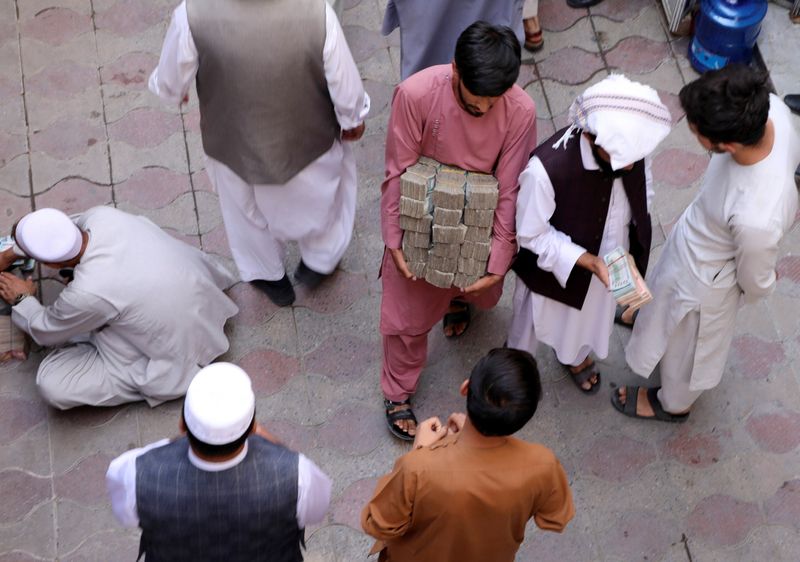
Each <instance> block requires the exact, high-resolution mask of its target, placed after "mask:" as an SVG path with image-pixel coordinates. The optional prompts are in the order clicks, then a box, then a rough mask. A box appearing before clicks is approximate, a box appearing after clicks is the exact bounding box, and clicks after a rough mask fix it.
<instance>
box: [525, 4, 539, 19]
mask: <svg viewBox="0 0 800 562" xmlns="http://www.w3.org/2000/svg"><path fill="white" fill-rule="evenodd" d="M537 15H539V0H525V3H524V4H523V5H522V19H528V18H535V17H536V16H537Z"/></svg>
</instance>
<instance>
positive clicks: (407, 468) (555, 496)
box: [361, 435, 575, 562]
mask: <svg viewBox="0 0 800 562" xmlns="http://www.w3.org/2000/svg"><path fill="white" fill-rule="evenodd" d="M458 438H459V436H458V435H454V436H448V437H446V438H444V439H443V440H442V441H439V442H438V443H436V444H435V445H433V446H431V447H430V448H426V449H419V450H416V451H411V452H410V453H408V454H406V455H403V456H402V457H400V458H399V459H398V460H397V462H396V463H395V467H394V470H393V471H392V472H391V473H390V474H388V475H386V476H384V477H383V478H381V479H380V481H379V482H378V485H377V487H376V489H375V494H374V495H373V497H372V499H371V500H370V502H369V503H368V504H367V505H366V507H364V510H363V512H362V513H361V526H362V527H363V528H364V531H366V532H367V533H368V534H370V535H372V536H373V537H375V538H377V539H378V542H377V543H376V544H375V546H374V547H373V549H372V553H375V552H378V551H379V550H380V549H383V551H382V552H381V556H380V559H379V560H381V561H388V562H410V561H414V562H428V561H430V562H434V561H435V562H441V561H443V560H458V561H459V562H486V561H487V560H491V561H492V562H512V561H513V560H514V556H515V554H516V552H517V550H518V549H519V547H520V545H521V544H522V540H523V538H524V535H525V525H526V523H527V522H528V520H529V519H530V518H531V517H533V518H534V521H535V522H536V524H537V525H538V526H539V528H541V529H545V530H549V531H559V532H560V531H562V530H563V529H564V527H565V526H566V525H567V523H568V522H569V520H570V519H572V517H573V515H574V514H575V508H574V507H573V505H572V494H571V493H570V490H569V484H568V483H567V476H566V474H565V473H564V469H563V468H561V464H560V463H559V462H558V459H557V458H556V457H555V455H553V452H552V451H551V450H550V449H548V448H547V447H544V446H542V445H538V444H535V443H527V442H525V441H521V440H519V439H515V438H513V437H509V438H508V440H507V441H506V442H505V443H504V444H503V445H500V446H499V447H494V448H489V449H482V448H476V447H471V446H469V445H464V444H463V443H459V442H458Z"/></svg>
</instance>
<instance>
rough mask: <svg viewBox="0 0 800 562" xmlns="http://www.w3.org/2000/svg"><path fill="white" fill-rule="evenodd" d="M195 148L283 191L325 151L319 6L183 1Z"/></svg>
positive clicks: (335, 127)
mask: <svg viewBox="0 0 800 562" xmlns="http://www.w3.org/2000/svg"><path fill="white" fill-rule="evenodd" d="M186 10H187V14H188V17H189V28H190V29H191V32H192V38H193V39H194V43H195V46H196V47H197V51H198V54H199V57H200V67H199V69H198V71H197V94H198V96H199V98H200V129H201V131H202V135H203V150H205V153H206V154H207V155H209V156H210V157H212V158H214V159H215V160H219V161H220V162H222V163H223V164H225V165H226V166H228V167H229V168H230V169H232V170H233V171H234V172H236V174H237V175H238V176H239V177H241V178H242V179H243V180H245V181H246V182H247V183H251V184H283V183H286V182H287V181H289V180H290V179H292V178H293V177H294V176H295V175H296V174H297V173H298V172H299V171H300V170H302V169H303V168H305V167H306V166H307V165H308V164H310V163H311V162H313V161H314V160H316V159H317V158H318V157H319V156H321V155H322V154H324V153H325V152H326V151H327V150H328V149H330V148H331V146H332V145H333V143H334V141H335V140H336V139H337V138H338V136H339V124H338V122H337V120H336V114H335V112H334V108H333V102H331V98H330V94H329V92H328V82H327V80H326V79H325V69H324V66H323V59H322V50H323V47H324V45H325V0H187V2H186Z"/></svg>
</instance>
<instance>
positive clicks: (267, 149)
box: [150, 0, 369, 306]
mask: <svg viewBox="0 0 800 562" xmlns="http://www.w3.org/2000/svg"><path fill="white" fill-rule="evenodd" d="M266 53H268V54H269V56H266ZM195 78H196V80H197V95H198V98H199V100H200V129H201V131H202V136H203V150H204V151H205V154H206V172H207V173H208V177H209V178H210V179H211V183H212V184H213V185H214V188H215V190H216V192H217V195H218V196H219V203H220V208H221V210H222V218H223V221H224V223H225V232H226V234H227V235H228V242H229V243H230V247H231V253H232V255H233V259H234V261H235V262H236V266H237V267H238V269H239V274H240V276H241V278H242V280H243V281H250V282H252V283H253V285H254V286H256V287H257V288H259V289H261V290H262V291H264V292H265V293H266V294H267V296H268V297H269V298H270V299H271V300H272V301H273V302H274V303H275V304H277V305H278V306H287V305H290V304H292V303H293V302H294V298H295V293H294V289H293V288H292V284H291V282H290V281H289V277H288V276H287V275H286V271H285V269H284V265H283V259H284V252H285V243H286V242H287V241H291V240H293V241H296V242H297V244H298V247H299V249H300V256H301V261H300V265H299V266H298V268H297V271H296V272H295V279H297V280H298V281H300V282H301V283H303V284H304V285H305V286H306V287H307V288H309V289H313V288H314V287H316V286H317V285H319V283H321V282H322V281H323V280H324V279H325V278H326V277H327V276H329V275H330V274H331V273H333V271H334V270H335V269H336V266H337V264H338V263H339V261H340V260H341V259H342V256H343V255H344V253H345V251H346V250H347V246H348V245H349V244H350V240H351V238H352V235H353V223H354V220H355V210H356V187H357V185H356V162H355V155H354V154H353V150H352V147H351V146H349V145H348V144H347V143H344V142H342V141H354V140H358V139H359V138H361V135H363V133H364V123H363V121H364V118H365V117H366V115H367V112H368V111H369V96H368V95H367V94H366V92H365V91H364V87H363V84H362V83H361V77H360V76H359V74H358V69H357V68H356V65H355V62H354V61H353V56H352V55H351V53H350V49H349V48H348V46H347V42H346V41H345V38H344V34H343V32H342V28H341V26H340V25H339V20H338V19H337V18H336V14H334V12H333V10H332V9H331V7H330V6H328V3H327V2H325V1H324V0H272V1H270V2H238V1H235V0H186V1H184V2H182V3H181V4H180V5H179V6H178V7H177V8H176V9H175V11H174V13H173V16H172V22H171V23H170V26H169V29H168V30H167V35H166V37H165V39H164V46H163V49H162V52H161V59H160V61H159V63H158V68H156V69H155V70H154V71H153V74H152V75H151V76H150V90H152V91H153V93H155V94H157V95H158V96H160V97H161V98H162V99H164V100H166V101H168V102H170V103H173V104H175V105H178V104H180V103H181V102H182V101H186V99H187V98H186V96H187V92H188V91H189V88H190V87H191V84H192V82H193V81H194V80H195Z"/></svg>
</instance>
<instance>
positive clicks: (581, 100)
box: [553, 74, 672, 170]
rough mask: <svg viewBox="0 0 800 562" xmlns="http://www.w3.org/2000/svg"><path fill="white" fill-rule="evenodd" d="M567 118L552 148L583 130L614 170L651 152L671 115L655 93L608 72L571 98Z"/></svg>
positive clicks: (619, 75)
mask: <svg viewBox="0 0 800 562" xmlns="http://www.w3.org/2000/svg"><path fill="white" fill-rule="evenodd" d="M569 120H570V123H571V125H570V127H569V129H567V131H566V133H564V136H562V137H561V139H560V140H559V141H558V142H557V143H555V144H554V145H553V148H556V149H557V148H558V147H559V146H560V145H561V144H562V143H563V144H564V146H565V147H566V144H567V142H568V141H569V139H570V137H571V136H572V135H573V133H574V132H575V131H576V130H578V129H580V130H583V131H586V132H588V133H591V134H593V135H595V137H596V139H595V144H597V145H598V146H600V147H602V148H603V150H605V151H606V152H608V154H609V156H610V157H611V167H612V168H613V169H614V170H620V169H622V168H625V167H626V166H629V165H631V164H633V163H634V162H638V161H639V160H641V159H642V158H644V157H645V156H647V155H648V154H650V153H651V152H653V151H654V150H655V149H656V147H657V146H658V144H659V143H660V142H661V141H662V140H664V138H665V137H666V136H667V135H668V134H669V132H670V129H672V116H671V115H670V113H669V109H667V106H666V105H664V104H663V103H661V99H660V98H659V97H658V93H657V92H656V91H655V90H654V89H653V88H651V87H650V86H646V85H644V84H640V83H638V82H633V81H631V80H628V79H627V78H626V77H625V76H623V75H622V74H612V75H611V76H609V77H608V78H606V79H605V80H603V81H602V82H598V83H597V84H595V85H594V86H591V87H589V88H587V89H586V91H585V92H583V94H581V95H580V96H578V97H577V98H575V101H573V102H572V105H571V106H570V108H569Z"/></svg>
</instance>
